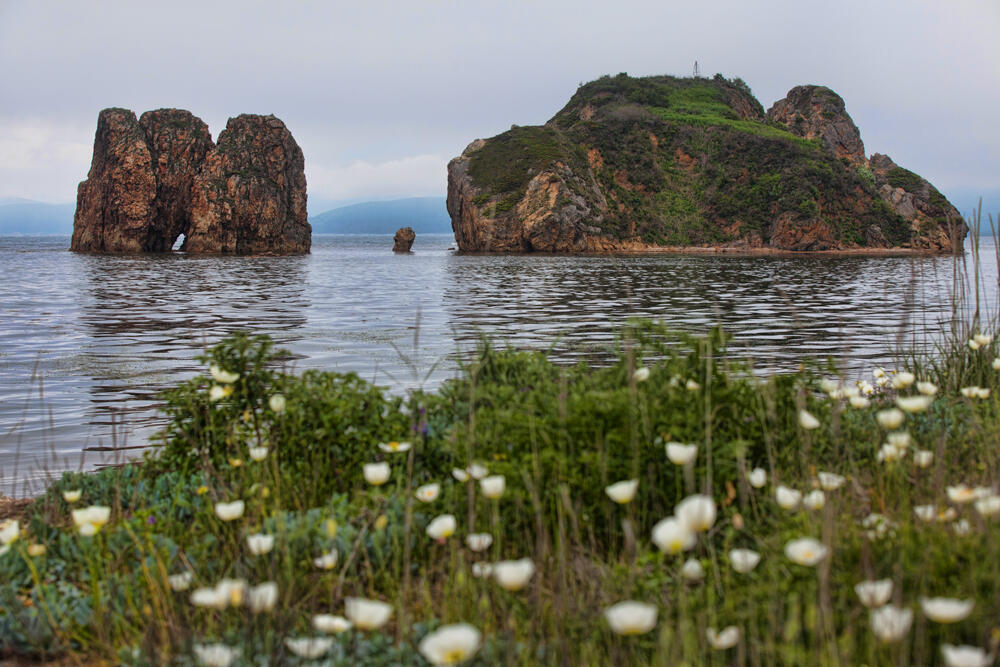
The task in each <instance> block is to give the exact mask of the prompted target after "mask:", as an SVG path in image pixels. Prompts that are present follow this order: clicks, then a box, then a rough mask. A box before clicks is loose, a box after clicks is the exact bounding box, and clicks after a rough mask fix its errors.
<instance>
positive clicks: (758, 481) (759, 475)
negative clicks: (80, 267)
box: [747, 468, 767, 489]
mask: <svg viewBox="0 0 1000 667" xmlns="http://www.w3.org/2000/svg"><path fill="white" fill-rule="evenodd" d="M747 482H749V484H750V486H752V487H753V488H755V489H759V488H761V487H762V486H764V485H765V484H767V471H766V470H764V469H763V468H754V469H753V470H751V471H750V474H749V475H747Z"/></svg>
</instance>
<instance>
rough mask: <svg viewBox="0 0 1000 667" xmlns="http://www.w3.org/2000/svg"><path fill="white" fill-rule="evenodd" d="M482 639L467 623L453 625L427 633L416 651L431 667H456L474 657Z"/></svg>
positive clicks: (479, 633)
mask: <svg viewBox="0 0 1000 667" xmlns="http://www.w3.org/2000/svg"><path fill="white" fill-rule="evenodd" d="M482 639H483V635H482V633H481V632H479V630H477V629H476V628H474V627H472V626H471V625H469V624H468V623H455V624H453V625H442V626H441V627H440V628H438V629H437V630H435V631H434V632H431V633H428V634H427V636H426V637H424V638H423V639H422V640H420V645H419V646H418V647H417V649H418V650H419V651H420V655H422V656H424V658H426V659H427V662H429V663H431V664H432V665H457V664H458V663H460V662H464V661H466V660H468V659H469V658H471V657H472V656H473V655H475V653H476V651H478V650H479V645H480V643H481V642H482Z"/></svg>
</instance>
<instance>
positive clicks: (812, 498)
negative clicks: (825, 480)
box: [802, 489, 826, 511]
mask: <svg viewBox="0 0 1000 667" xmlns="http://www.w3.org/2000/svg"><path fill="white" fill-rule="evenodd" d="M824 504H826V496H825V495H823V492H822V491H820V490H819V489H815V490H814V491H810V492H809V493H807V494H806V495H805V497H803V498H802V506H803V507H805V508H806V509H807V510H813V511H815V510H821V509H823V505H824Z"/></svg>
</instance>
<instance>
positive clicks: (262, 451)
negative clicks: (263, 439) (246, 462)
mask: <svg viewBox="0 0 1000 667" xmlns="http://www.w3.org/2000/svg"><path fill="white" fill-rule="evenodd" d="M250 458H251V459H252V460H254V461H257V462H260V461H263V460H264V459H266V458H267V447H251V448H250Z"/></svg>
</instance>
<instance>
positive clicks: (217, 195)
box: [70, 109, 311, 254]
mask: <svg viewBox="0 0 1000 667" xmlns="http://www.w3.org/2000/svg"><path fill="white" fill-rule="evenodd" d="M182 235H183V236H184V242H183V244H182V246H181V250H184V251H186V252H189V253H202V254H296V253H306V252H309V248H310V243H311V228H310V226H309V223H308V222H307V220H306V180H305V172H304V159H303V156H302V150H301V149H300V148H299V146H298V144H297V143H296V142H295V139H294V138H293V137H292V135H291V132H289V131H288V129H287V128H286V127H285V125H284V123H282V122H281V121H280V120H279V119H277V118H275V117H274V116H258V115H242V116H239V117H237V118H231V119H230V120H229V123H228V124H227V126H226V129H225V130H223V132H222V133H221V134H220V135H219V142H218V144H215V143H213V142H212V138H211V135H210V133H209V131H208V126H207V125H206V124H205V123H204V122H203V121H202V120H201V119H199V118H197V117H196V116H194V115H193V114H191V113H190V112H188V111H184V110H181V109H160V110H157V111H149V112H146V113H144V114H143V115H142V117H141V118H140V119H138V120H137V119H136V117H135V114H134V113H133V112H131V111H129V110H127V109H105V110H103V111H102V112H101V113H100V115H99V116H98V121H97V133H96V135H95V138H94V155H93V161H92V163H91V168H90V173H89V174H88V177H87V180H85V181H83V182H82V183H80V187H79V189H78V193H77V209H76V215H75V217H74V220H73V238H72V241H71V245H70V249H71V250H77V251H86V252H105V253H132V252H168V251H170V250H171V248H172V247H173V246H174V243H175V242H176V241H177V239H178V238H180V237H181V236H182Z"/></svg>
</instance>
